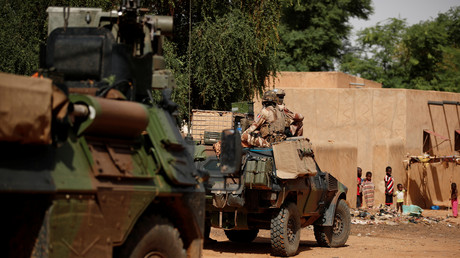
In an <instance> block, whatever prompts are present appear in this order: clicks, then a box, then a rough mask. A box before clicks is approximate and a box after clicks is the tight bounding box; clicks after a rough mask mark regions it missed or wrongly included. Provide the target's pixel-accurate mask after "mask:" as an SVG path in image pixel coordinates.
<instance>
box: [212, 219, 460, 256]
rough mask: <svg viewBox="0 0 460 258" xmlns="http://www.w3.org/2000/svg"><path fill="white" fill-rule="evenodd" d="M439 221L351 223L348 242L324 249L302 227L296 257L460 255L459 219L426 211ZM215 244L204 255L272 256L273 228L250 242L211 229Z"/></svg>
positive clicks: (264, 231) (310, 231) (306, 229)
mask: <svg viewBox="0 0 460 258" xmlns="http://www.w3.org/2000/svg"><path fill="white" fill-rule="evenodd" d="M423 215H424V216H431V217H439V218H442V219H443V221H442V222H439V223H431V224H429V223H417V224H415V223H411V222H408V221H401V222H399V223H398V224H397V225H385V224H383V225H352V228H351V234H350V238H349V239H348V242H347V245H346V246H345V247H341V248H324V247H318V246H317V244H316V240H315V237H314V235H313V230H312V229H311V228H305V229H302V233H301V238H300V239H301V242H300V248H299V253H298V255H297V257H397V256H398V257H460V218H456V219H454V218H451V219H447V220H445V217H446V215H447V211H427V212H424V214H423ZM211 238H213V239H215V240H217V242H215V243H211V244H207V245H205V247H204V257H206V258H207V257H235V258H236V257H241V258H243V257H246V258H248V257H251V258H257V257H270V231H268V230H261V231H260V232H259V235H258V237H257V239H256V240H255V241H254V242H253V243H249V244H237V243H232V242H230V241H228V239H227V238H226V236H225V234H224V232H223V231H222V230H219V229H212V230H211Z"/></svg>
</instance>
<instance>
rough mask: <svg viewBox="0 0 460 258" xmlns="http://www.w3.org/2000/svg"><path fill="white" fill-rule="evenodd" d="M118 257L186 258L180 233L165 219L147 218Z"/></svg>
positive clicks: (135, 230)
mask: <svg viewBox="0 0 460 258" xmlns="http://www.w3.org/2000/svg"><path fill="white" fill-rule="evenodd" d="M115 254H116V257H130V258H141V257H142V258H144V257H165V258H168V257H180V258H182V257H184V258H185V257H186V252H185V249H184V244H183V242H182V239H181V238H180V234H179V231H178V230H177V229H176V228H174V226H173V225H172V224H171V223H170V222H169V221H168V220H167V219H165V218H162V217H159V216H146V217H144V218H142V219H141V220H140V221H139V222H138V224H136V226H135V227H134V229H133V231H132V232H131V234H130V235H129V236H128V239H127V240H126V242H125V243H124V244H123V245H122V246H120V247H119V248H117V249H116V250H115Z"/></svg>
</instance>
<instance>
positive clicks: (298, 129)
mask: <svg viewBox="0 0 460 258" xmlns="http://www.w3.org/2000/svg"><path fill="white" fill-rule="evenodd" d="M273 91H274V92H275V93H276V95H277V96H278V109H279V110H281V111H282V112H283V113H284V115H285V119H286V127H289V131H290V132H291V136H302V135H303V115H302V114H300V113H294V112H292V111H291V110H289V109H288V108H286V105H285V104H284V96H285V95H286V94H285V93H284V90H282V89H273Z"/></svg>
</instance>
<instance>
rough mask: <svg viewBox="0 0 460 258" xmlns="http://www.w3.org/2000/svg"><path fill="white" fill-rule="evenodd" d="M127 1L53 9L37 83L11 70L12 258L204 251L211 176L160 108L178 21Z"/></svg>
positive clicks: (4, 194)
mask: <svg viewBox="0 0 460 258" xmlns="http://www.w3.org/2000/svg"><path fill="white" fill-rule="evenodd" d="M124 2H125V3H126V4H125V5H123V6H122V7H121V8H120V9H119V10H116V11H111V12H103V11H102V10H101V9H96V8H70V9H69V8H63V7H50V8H49V9H48V10H47V11H48V14H49V21H48V26H49V36H48V39H47V42H46V46H45V47H44V48H43V50H45V51H44V52H43V55H42V60H41V69H40V71H39V73H38V74H36V75H35V77H38V78H30V77H24V76H17V75H8V74H0V77H1V78H0V146H1V147H0V152H1V153H0V202H1V205H2V209H1V210H2V212H1V224H2V227H1V232H0V235H1V239H0V246H1V247H0V249H1V252H2V256H3V257H30V256H34V257H112V256H115V257H185V256H189V257H199V256H200V255H201V251H202V244H203V228H204V215H205V210H204V208H205V190H204V187H203V183H202V181H203V176H204V175H203V174H201V173H200V172H199V171H197V170H196V169H195V167H194V165H193V157H192V155H191V154H190V153H189V151H188V150H187V148H188V145H187V144H186V143H185V142H184V140H183V138H182V137H181V135H180V133H179V130H178V129H177V125H176V122H175V120H174V116H173V114H174V112H175V108H176V105H175V104H174V103H173V102H172V101H171V100H170V99H169V98H168V94H164V98H163V101H162V102H161V103H160V104H158V105H157V104H152V101H150V99H151V90H152V88H165V89H167V88H169V87H170V86H171V85H172V84H174V81H173V79H172V77H171V76H170V74H169V73H168V72H167V71H166V70H164V69H165V65H164V60H163V57H162V41H163V36H164V35H165V34H166V33H170V32H172V18H171V17H162V16H154V15H148V14H147V10H145V9H142V8H139V2H138V1H137V2H135V1H124ZM165 92H166V93H167V90H165Z"/></svg>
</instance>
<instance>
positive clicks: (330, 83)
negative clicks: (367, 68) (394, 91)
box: [268, 72, 382, 89]
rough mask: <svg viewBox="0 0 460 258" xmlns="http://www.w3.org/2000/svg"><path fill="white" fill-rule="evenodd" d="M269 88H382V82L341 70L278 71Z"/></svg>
mask: <svg viewBox="0 0 460 258" xmlns="http://www.w3.org/2000/svg"><path fill="white" fill-rule="evenodd" d="M268 85H269V87H270V88H273V87H278V85H279V86H280V87H281V88H303V89H305V88H323V89H324V88H382V84H381V83H378V82H374V81H371V80H366V79H363V78H360V77H356V76H353V75H349V74H346V73H341V72H308V73H305V72H280V73H278V75H277V77H275V78H273V77H272V78H270V80H269V81H268Z"/></svg>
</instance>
